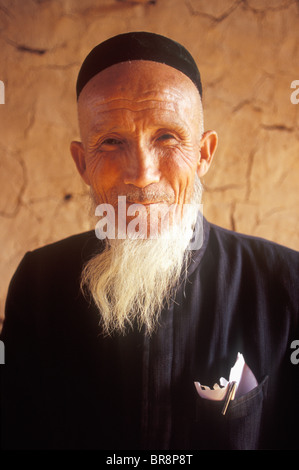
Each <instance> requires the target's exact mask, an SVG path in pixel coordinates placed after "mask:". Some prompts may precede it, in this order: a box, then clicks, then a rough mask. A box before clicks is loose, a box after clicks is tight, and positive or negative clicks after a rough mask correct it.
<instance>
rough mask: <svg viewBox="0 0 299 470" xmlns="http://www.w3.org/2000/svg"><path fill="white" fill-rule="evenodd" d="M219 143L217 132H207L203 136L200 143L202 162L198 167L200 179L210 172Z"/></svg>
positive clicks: (199, 162)
mask: <svg viewBox="0 0 299 470" xmlns="http://www.w3.org/2000/svg"><path fill="white" fill-rule="evenodd" d="M217 143H218V136H217V133H216V132H215V131H207V132H205V133H204V134H203V136H202V138H201V141H200V160H199V161H198V167H197V174H198V176H199V178H201V177H202V176H204V175H205V174H206V173H207V172H208V170H209V168H210V166H211V163H212V160H213V157H214V154H215V152H216V148H217Z"/></svg>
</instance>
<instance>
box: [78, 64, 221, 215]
mask: <svg viewBox="0 0 299 470" xmlns="http://www.w3.org/2000/svg"><path fill="white" fill-rule="evenodd" d="M78 113H79V124H80V131H81V138H82V143H79V142H73V143H72V145H71V152H72V155H73V158H74V160H75V162H76V164H77V167H78V170H79V172H80V173H81V175H82V177H83V179H84V181H85V182H86V183H87V184H88V185H90V186H91V189H92V192H93V195H94V198H95V201H96V203H97V204H99V203H109V204H112V205H113V206H114V207H115V208H117V197H118V196H120V195H122V196H126V197H127V203H128V204H132V203H141V204H143V205H145V207H147V208H149V207H150V206H152V207H153V206H155V207H159V205H161V204H164V205H165V203H167V204H169V205H170V204H174V203H175V204H178V205H179V207H182V206H183V204H187V203H189V202H190V200H191V197H192V192H193V185H194V178H195V175H196V174H197V175H198V176H199V177H200V176H202V175H203V174H204V173H205V172H206V171H207V169H208V167H209V165H210V162H211V159H212V156H213V153H214V150H215V147H216V140H217V137H216V134H215V133H212V132H210V133H206V134H204V135H203V134H202V127H203V123H202V108H201V100H200V96H199V93H198V91H197V89H196V87H195V86H194V84H193V83H192V82H191V80H189V78H188V77H186V76H185V75H184V74H182V73H181V72H179V71H177V70H175V69H173V68H171V67H169V66H167V65H164V64H158V63H155V62H149V61H133V62H130V63H129V62H125V63H121V64H117V65H114V66H112V67H110V68H108V69H106V70H104V71H102V72H100V73H99V74H97V75H96V76H95V77H93V78H92V79H91V80H90V81H89V82H88V83H87V85H86V86H85V87H84V89H83V91H82V93H81V95H80V98H79V102H78ZM152 207H151V208H152Z"/></svg>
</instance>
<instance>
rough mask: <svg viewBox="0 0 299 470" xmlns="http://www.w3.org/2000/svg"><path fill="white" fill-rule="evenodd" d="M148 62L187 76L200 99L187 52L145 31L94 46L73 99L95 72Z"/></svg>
mask: <svg viewBox="0 0 299 470" xmlns="http://www.w3.org/2000/svg"><path fill="white" fill-rule="evenodd" d="M131 60H151V61H153V62H160V63H162V64H166V65H170V66H171V67H174V68H175V69H177V70H179V71H180V72H182V73H184V74H185V75H187V77H189V78H190V79H191V80H192V82H193V83H194V85H195V86H196V87H197V89H198V91H199V94H200V96H202V85H201V79H200V73H199V70H198V68H197V65H196V63H195V61H194V59H193V57H192V56H191V54H190V52H188V51H187V49H186V48H185V47H184V46H182V45H181V44H179V43H178V42H176V41H173V40H172V39H169V38H167V37H165V36H161V35H159V34H154V33H148V32H132V33H125V34H119V35H117V36H114V37H112V38H110V39H107V40H106V41H104V42H102V43H101V44H98V45H97V46H95V47H94V49H92V51H91V52H90V53H89V54H88V56H87V57H86V59H85V60H84V62H83V64H82V66H81V69H80V71H79V74H78V79H77V87H76V90H77V99H78V98H79V95H80V93H81V91H82V89H83V88H84V86H85V85H86V84H87V82H88V81H89V80H90V79H91V78H92V77H94V76H95V75H96V74H97V73H99V72H101V71H102V70H104V69H106V68H108V67H110V66H111V65H114V64H119V63H120V62H126V61H131Z"/></svg>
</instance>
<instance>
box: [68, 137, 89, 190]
mask: <svg viewBox="0 0 299 470" xmlns="http://www.w3.org/2000/svg"><path fill="white" fill-rule="evenodd" d="M70 150H71V154H72V157H73V160H74V162H75V164H76V167H77V170H78V171H79V173H80V175H81V177H82V178H83V181H84V182H85V183H86V184H88V185H89V186H90V182H89V178H88V175H87V172H86V162H85V152H84V148H83V144H82V142H77V141H73V142H71V145H70Z"/></svg>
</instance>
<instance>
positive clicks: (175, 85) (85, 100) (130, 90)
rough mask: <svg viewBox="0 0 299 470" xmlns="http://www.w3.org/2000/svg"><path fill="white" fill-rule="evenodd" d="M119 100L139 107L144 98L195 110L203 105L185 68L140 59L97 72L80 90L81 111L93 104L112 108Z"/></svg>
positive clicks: (174, 107)
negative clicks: (180, 69) (180, 68)
mask: <svg viewBox="0 0 299 470" xmlns="http://www.w3.org/2000/svg"><path fill="white" fill-rule="evenodd" d="M120 101H122V102H123V105H125V103H126V102H127V104H128V106H131V107H133V108H134V109H136V110H138V108H140V106H141V107H142V103H143V102H144V101H147V102H150V101H152V102H153V105H154V106H156V107H157V106H161V108H166V109H167V107H172V109H176V108H180V107H183V108H184V109H185V108H187V109H188V108H190V111H193V112H197V110H200V107H201V98H200V95H199V93H198V90H197V88H196V87H195V85H194V84H193V82H192V81H191V80H190V79H189V78H188V77H187V76H186V75H184V74H183V73H182V72H180V71H179V70H176V69H174V68H172V67H170V66H168V65H166V64H161V63H156V62H151V61H143V60H138V61H131V62H123V63H120V64H115V65H113V66H111V67H109V68H107V69H105V70H103V71H101V72H99V73H98V74H97V75H95V76H94V77H93V78H92V79H91V80H90V81H89V82H88V83H87V84H86V86H85V87H84V89H83V90H82V92H81V94H80V97H79V100H78V108H79V114H80V113H82V112H83V113H84V110H85V109H86V108H90V107H97V108H98V109H100V108H103V109H106V108H107V106H109V107H110V108H111V109H113V106H114V105H115V106H117V105H118V104H119V102H120ZM140 109H141V108H140Z"/></svg>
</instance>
